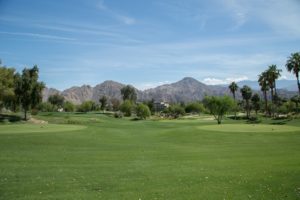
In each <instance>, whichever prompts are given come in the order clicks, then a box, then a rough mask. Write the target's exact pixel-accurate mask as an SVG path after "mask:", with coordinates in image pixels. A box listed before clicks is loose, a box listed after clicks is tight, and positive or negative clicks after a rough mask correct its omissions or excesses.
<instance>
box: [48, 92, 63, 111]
mask: <svg viewBox="0 0 300 200" xmlns="http://www.w3.org/2000/svg"><path fill="white" fill-rule="evenodd" d="M48 102H49V103H51V104H52V105H53V106H57V107H58V108H62V107H63V105H64V102H65V97H64V96H62V95H60V94H58V93H56V94H52V95H50V96H49V97H48Z"/></svg>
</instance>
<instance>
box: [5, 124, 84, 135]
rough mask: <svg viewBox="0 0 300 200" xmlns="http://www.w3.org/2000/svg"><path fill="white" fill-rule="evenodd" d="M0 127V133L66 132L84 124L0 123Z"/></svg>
mask: <svg viewBox="0 0 300 200" xmlns="http://www.w3.org/2000/svg"><path fill="white" fill-rule="evenodd" d="M0 127H1V130H0V134H14V133H49V132H66V131H76V130H81V129H85V128H86V126H81V125H69V124H68V125H62V124H14V125H1V126H0Z"/></svg>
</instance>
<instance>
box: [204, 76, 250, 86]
mask: <svg viewBox="0 0 300 200" xmlns="http://www.w3.org/2000/svg"><path fill="white" fill-rule="evenodd" d="M248 79H249V78H248V77H247V76H241V77H234V78H226V79H217V78H205V79H203V81H202V82H203V83H205V84H207V85H225V84H230V83H231V82H240V81H244V80H248Z"/></svg>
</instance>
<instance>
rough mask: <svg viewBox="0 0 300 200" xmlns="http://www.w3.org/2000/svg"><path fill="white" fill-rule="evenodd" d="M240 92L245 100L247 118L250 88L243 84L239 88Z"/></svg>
mask: <svg viewBox="0 0 300 200" xmlns="http://www.w3.org/2000/svg"><path fill="white" fill-rule="evenodd" d="M241 93H242V97H243V99H244V100H245V101H246V113H247V118H249V117H250V104H249V100H250V99H251V97H252V89H251V88H250V87H249V86H247V85H244V86H243V87H242V88H241Z"/></svg>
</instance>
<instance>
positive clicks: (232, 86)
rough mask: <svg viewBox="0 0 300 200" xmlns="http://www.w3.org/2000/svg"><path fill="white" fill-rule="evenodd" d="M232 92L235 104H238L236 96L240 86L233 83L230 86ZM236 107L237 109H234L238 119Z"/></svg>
mask: <svg viewBox="0 0 300 200" xmlns="http://www.w3.org/2000/svg"><path fill="white" fill-rule="evenodd" d="M228 88H229V90H230V92H231V93H232V96H233V99H234V102H236V97H235V94H236V91H237V90H238V89H239V86H238V85H237V84H236V83H235V82H232V83H231V84H230V85H229V86H228ZM236 110H237V109H236V106H235V109H234V117H235V118H236Z"/></svg>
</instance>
